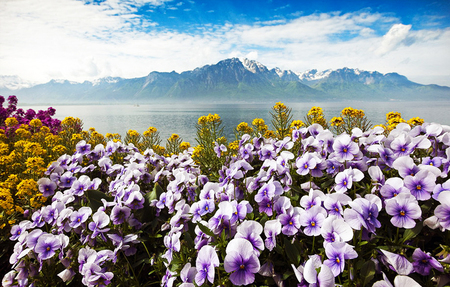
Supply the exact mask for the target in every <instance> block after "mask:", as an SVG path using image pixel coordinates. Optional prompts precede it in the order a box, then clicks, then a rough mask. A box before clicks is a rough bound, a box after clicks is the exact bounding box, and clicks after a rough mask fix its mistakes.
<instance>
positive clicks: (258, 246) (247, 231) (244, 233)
mask: <svg viewBox="0 0 450 287" xmlns="http://www.w3.org/2000/svg"><path fill="white" fill-rule="evenodd" d="M262 231H263V227H262V225H261V224H260V223H259V222H257V221H254V220H246V221H244V222H242V223H241V224H239V226H238V227H237V229H236V235H235V236H234V238H244V239H247V240H248V241H249V242H250V243H251V244H252V246H253V249H254V250H255V252H256V254H257V255H259V251H262V250H264V241H263V240H262V238H261V233H262Z"/></svg>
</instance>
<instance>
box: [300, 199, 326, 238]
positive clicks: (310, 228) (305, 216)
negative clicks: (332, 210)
mask: <svg viewBox="0 0 450 287" xmlns="http://www.w3.org/2000/svg"><path fill="white" fill-rule="evenodd" d="M326 215H327V212H326V211H325V209H324V208H323V207H321V206H313V207H311V208H310V209H308V210H306V211H305V212H303V213H302V216H301V217H300V225H301V226H304V227H305V228H304V229H303V233H305V234H306V235H307V236H318V235H320V232H321V231H320V230H321V227H322V223H323V221H324V220H325V216H326Z"/></svg>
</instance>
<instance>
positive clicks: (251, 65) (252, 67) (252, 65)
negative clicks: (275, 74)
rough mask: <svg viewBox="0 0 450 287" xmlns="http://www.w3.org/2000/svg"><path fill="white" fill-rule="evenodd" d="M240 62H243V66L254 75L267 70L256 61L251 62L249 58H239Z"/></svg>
mask: <svg viewBox="0 0 450 287" xmlns="http://www.w3.org/2000/svg"><path fill="white" fill-rule="evenodd" d="M239 60H240V61H241V63H242V65H244V68H246V69H247V70H249V71H250V72H252V73H256V72H258V71H264V70H267V68H266V66H264V65H263V64H261V63H259V62H257V61H255V60H249V59H247V58H239Z"/></svg>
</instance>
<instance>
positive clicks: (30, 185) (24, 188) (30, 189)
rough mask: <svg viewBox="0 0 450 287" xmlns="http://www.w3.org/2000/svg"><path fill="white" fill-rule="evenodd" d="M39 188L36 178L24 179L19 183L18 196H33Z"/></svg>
mask: <svg viewBox="0 0 450 287" xmlns="http://www.w3.org/2000/svg"><path fill="white" fill-rule="evenodd" d="M37 190H38V185H37V182H36V181H35V180H34V179H24V180H22V181H21V182H20V183H19V185H17V192H16V196H31V195H33V194H36V193H37Z"/></svg>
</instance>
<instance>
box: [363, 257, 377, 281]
mask: <svg viewBox="0 0 450 287" xmlns="http://www.w3.org/2000/svg"><path fill="white" fill-rule="evenodd" d="M360 274H361V278H364V281H363V286H366V285H367V284H369V282H370V281H371V280H372V279H373V277H374V276H375V263H374V262H373V261H372V260H369V261H366V262H365V263H364V264H363V266H362V267H361V271H360Z"/></svg>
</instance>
